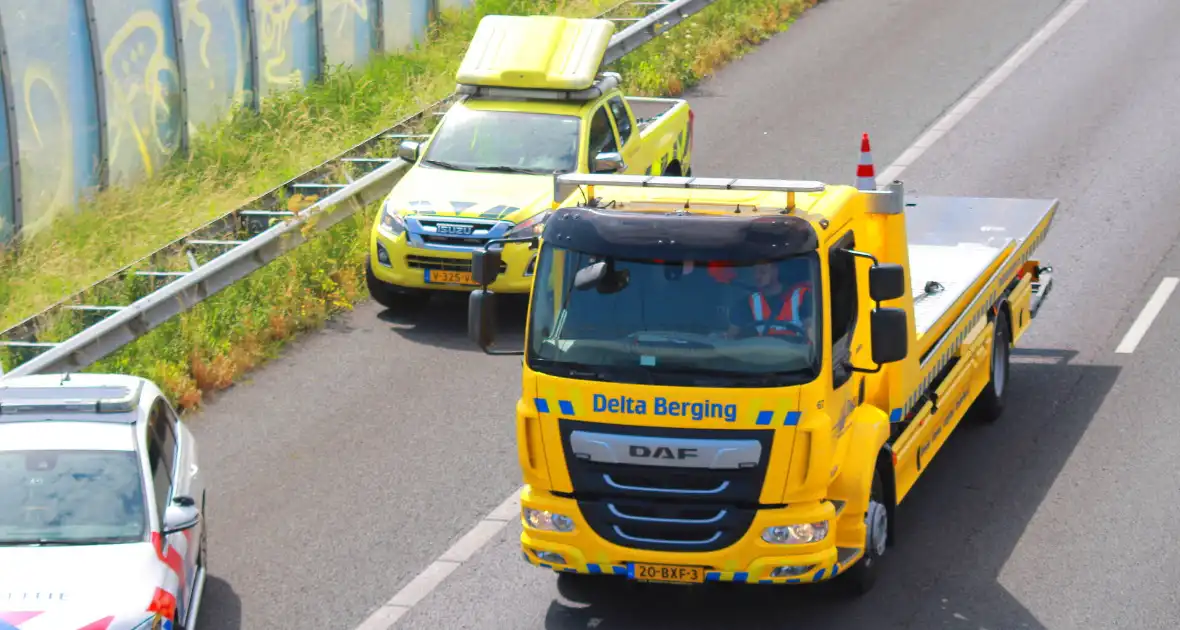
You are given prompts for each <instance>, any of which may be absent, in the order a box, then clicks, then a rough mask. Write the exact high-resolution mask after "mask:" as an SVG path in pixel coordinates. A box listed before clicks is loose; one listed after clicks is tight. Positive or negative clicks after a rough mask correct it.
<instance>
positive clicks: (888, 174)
mask: <svg viewBox="0 0 1180 630" xmlns="http://www.w3.org/2000/svg"><path fill="white" fill-rule="evenodd" d="M1089 1H1090V0H1071V1H1070V2H1069V3H1068V4H1066V5H1065V6H1064V7H1062V8H1061V9H1060V10H1058V12H1057V14H1056V15H1054V16H1053V18H1052V19H1050V20H1049V21H1048V22H1046V23H1045V25H1044V26H1042V27H1041V29H1040V30H1039V31H1037V32H1036V33H1035V34H1034V35H1033V36H1032V38H1030V39H1029V40H1028V41H1027V42H1025V43H1024V45H1023V46H1021V47H1020V48H1018V49H1017V50H1016V52H1014V53H1012V56H1010V57H1008V59H1006V60H1005V61H1004V63H1002V64H1000V66H999V67H997V68H996V69H995V70H993V71H992V73H991V74H990V75H988V77H987V78H986V79H984V80H983V81H982V82H981V83H979V84H978V85H976V86H975V88H974V89H972V90H971V91H970V92H968V93H967V96H964V97H963V98H962V99H960V100H959V102H957V103H955V106H954V107H952V108H951V110H950V111H949V112H947V113H946V114H945V115H944V116H943V117H942V118H940V119H938V121H937V122H935V123H934V124H933V125H931V126H930V128H929V129H927V130H926V132H925V133H923V134H922V135H920V136H918V139H917V140H915V141H914V143H913V144H912V145H910V147H909V148H908V149H906V150H905V151H903V152H902V154H901V155H900V156H898V158H897V159H896V160H894V161H893V164H890V165H889V166H888V168H886V169H885V170H884V171H882V172H881V174H880V175H878V176H877V187H878V188H880V187H883V186H886V185H888V184H889V183H890V182H892V181H894V180H895V179H897V178H898V177H899V176H900V175H901V174H902V172H903V171H905V170H906V168H908V167H909V166H910V165H911V164H913V163H914V162H915V161H916V160H917V159H918V158H919V157H921V155H922V154H923V153H925V152H926V149H929V148H930V147H932V146H934V143H935V142H938V140H939V139H941V138H942V137H943V136H944V135H946V133H947V132H948V131H950V130H951V129H954V127H955V125H957V124H959V122H960V121H962V120H963V118H964V117H965V116H966V115H967V114H968V112H970V111H971V110H972V109H974V108H975V106H976V105H978V104H979V102H980V101H982V100H983V98H984V97H985V96H987V95H988V94H991V92H992V90H994V89H996V88H997V87H998V86H999V85H1000V84H1001V83H1003V82H1004V80H1005V79H1007V78H1008V77H1009V76H1011V75H1012V73H1013V72H1014V71H1015V70H1016V69H1017V68H1019V67H1020V66H1021V64H1023V63H1024V62H1025V61H1027V60H1028V58H1029V57H1031V56H1032V54H1033V53H1034V52H1036V51H1037V49H1038V48H1040V47H1041V46H1043V45H1044V44H1045V42H1047V41H1049V38H1050V37H1052V36H1053V34H1054V33H1056V32H1057V31H1059V30H1061V27H1062V26H1065V23H1066V22H1068V21H1069V19H1070V18H1072V17H1073V16H1074V14H1075V13H1077V12H1078V11H1080V10H1081V9H1082V7H1084V6H1086V3H1088V2H1089Z"/></svg>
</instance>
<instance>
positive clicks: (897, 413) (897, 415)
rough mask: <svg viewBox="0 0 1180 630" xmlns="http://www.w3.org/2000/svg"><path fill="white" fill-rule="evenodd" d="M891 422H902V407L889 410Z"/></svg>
mask: <svg viewBox="0 0 1180 630" xmlns="http://www.w3.org/2000/svg"><path fill="white" fill-rule="evenodd" d="M889 422H901V408H900V407H898V408H897V409H894V410H893V411H890V412H889Z"/></svg>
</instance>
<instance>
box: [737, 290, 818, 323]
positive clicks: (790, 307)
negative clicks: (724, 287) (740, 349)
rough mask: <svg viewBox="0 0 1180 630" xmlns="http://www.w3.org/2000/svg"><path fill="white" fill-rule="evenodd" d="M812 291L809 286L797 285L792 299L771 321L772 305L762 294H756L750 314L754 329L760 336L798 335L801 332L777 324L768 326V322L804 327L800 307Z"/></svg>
mask: <svg viewBox="0 0 1180 630" xmlns="http://www.w3.org/2000/svg"><path fill="white" fill-rule="evenodd" d="M809 290H810V289H809V288H808V287H807V285H804V284H799V285H795V288H794V290H793V291H791V299H790V300H787V301H786V302H785V303H784V304H783V307H782V309H781V310H779V313H778V315H777V316H776V317H775V318H774V319H773V320H771V319H770V305H769V304H768V303H767V302H766V298H765V297H763V295H762V294H761V293H758V292H755V293H752V294H751V295H750V313H752V314H753V315H754V322H755V326H754V328H755V329H757V331H758V334H759V335H798V334H799V331H797V330H794V329H791V328H787V327H786V326H781V325H776V324H766V323H763V322H767V321H780V322H791V323H793V324H795V325H797V326H802V325H803V315H802V311H801V310H800V306H802V305H803V298H804V296H806V295H807V292H808V291H809Z"/></svg>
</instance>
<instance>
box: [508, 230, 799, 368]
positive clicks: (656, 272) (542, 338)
mask: <svg viewBox="0 0 1180 630" xmlns="http://www.w3.org/2000/svg"><path fill="white" fill-rule="evenodd" d="M579 272H580V273H579ZM579 278H580V279H579ZM818 287H819V263H818V259H817V257H816V255H815V254H814V253H810V254H807V255H801V256H794V257H790V258H785V259H781V260H776V261H773V262H763V263H759V264H750V265H733V264H729V263H724V264H711V263H709V262H708V261H689V262H669V263H664V262H661V261H654V260H621V259H601V258H599V257H595V256H592V255H590V254H585V253H581V252H576V251H572V250H567V249H562V248H560V247H555V246H553V245H549V244H546V245H544V246H543V247H542V248H541V258H540V261H539V262H538V265H537V278H536V282H535V284H534V290H533V300H532V309H531V313H530V315H529V318H530V319H529V326H528V344H527V345H528V349H527V361H528V364H529V367H531V368H532V369H534V370H536V371H538V372H543V373H547V374H554V375H558V376H572V377H576V378H586V379H595V380H605V381H612V382H629V383H645V384H653V385H654V384H660V385H681V386H693V385H696V386H710V385H714V386H716V385H726V386H747V387H776V386H783V385H793V384H800V383H805V382H808V381H810V380H812V379H814V378H815V376H816V375H817V373H818V369H819V354H818V351H817V347H818V344H817V340H818V339H820V330H821V328H820V327H819V322H818V319H819V314H820V311H817V307H816V304H817V296H816V295H815V291H816V290H817V288H818Z"/></svg>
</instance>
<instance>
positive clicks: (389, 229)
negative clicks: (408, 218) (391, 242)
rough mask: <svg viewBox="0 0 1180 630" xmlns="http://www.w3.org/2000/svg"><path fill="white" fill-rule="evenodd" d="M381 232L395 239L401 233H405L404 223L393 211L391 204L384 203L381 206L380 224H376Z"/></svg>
mask: <svg viewBox="0 0 1180 630" xmlns="http://www.w3.org/2000/svg"><path fill="white" fill-rule="evenodd" d="M378 225H379V226H380V229H381V231H382V232H385V233H386V234H388V235H389V236H393V237H397V236H399V235H401V233H402V232H405V231H406V222H405V220H403V219H402V218H401V216H400V215H398V213H397V212H396V211H395V210H393V208H392V206H391V204H390V203H389V202H388V201H386V202H385V203H384V204H382V205H381V223H379V224H378Z"/></svg>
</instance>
